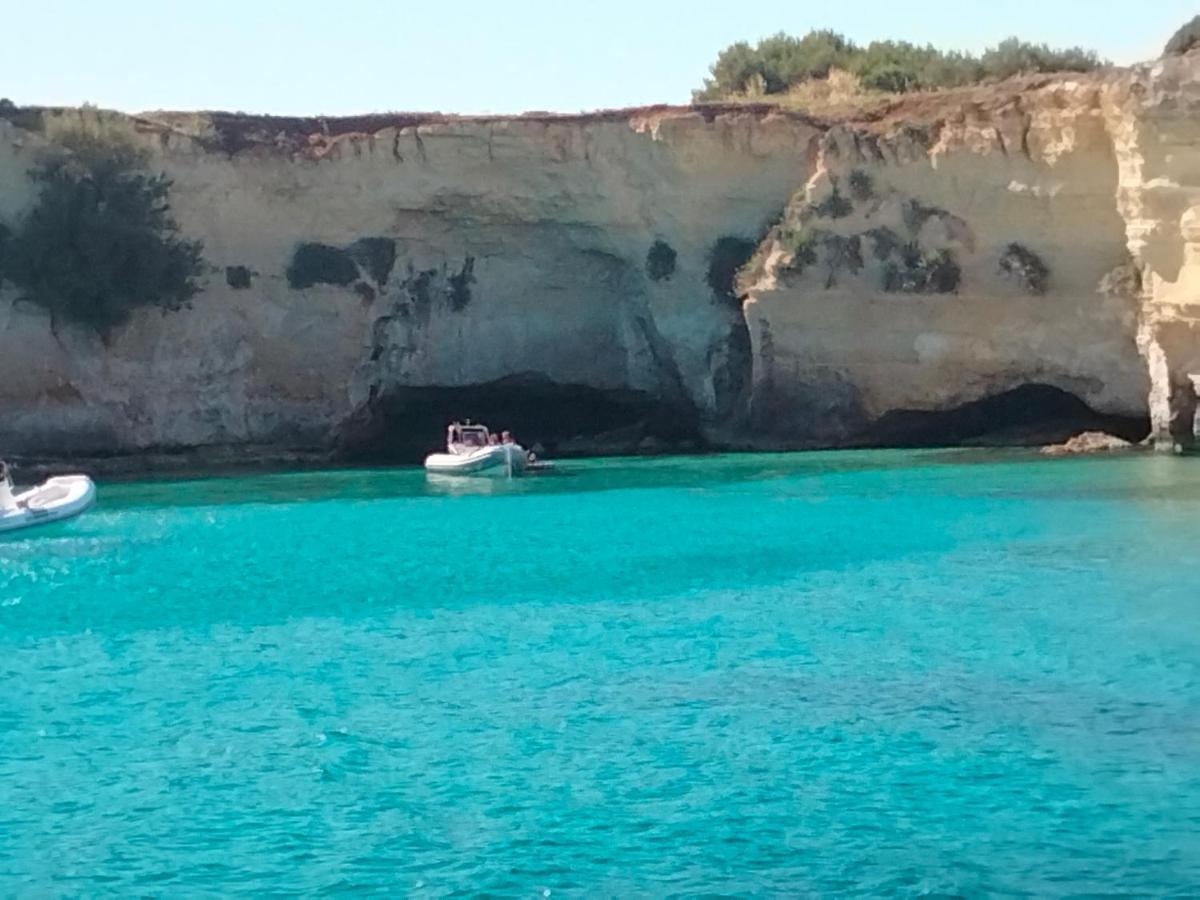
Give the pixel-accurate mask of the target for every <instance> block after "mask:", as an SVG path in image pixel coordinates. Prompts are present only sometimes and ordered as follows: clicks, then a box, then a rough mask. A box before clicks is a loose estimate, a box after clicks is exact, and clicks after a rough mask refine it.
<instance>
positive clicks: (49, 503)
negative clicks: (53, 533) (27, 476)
mask: <svg viewBox="0 0 1200 900" xmlns="http://www.w3.org/2000/svg"><path fill="white" fill-rule="evenodd" d="M95 502H96V485H95V484H93V483H92V479H90V478H88V477H87V476H86V475H60V476H58V477H55V478H48V479H47V480H46V481H44V482H42V483H41V484H39V485H38V486H37V487H34V488H30V489H29V490H26V491H22V492H21V493H19V494H18V493H14V491H13V485H12V479H11V478H10V477H9V474H8V467H7V466H6V465H5V464H4V463H3V462H0V532H4V531H16V530H17V529H20V528H31V527H33V526H34V525H49V524H50V523H51V522H61V521H63V520H65V519H71V518H74V517H75V516H78V515H80V514H81V513H84V512H86V511H87V510H88V508H89V507H91V505H92V504H93V503H95Z"/></svg>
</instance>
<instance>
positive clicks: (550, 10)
mask: <svg viewBox="0 0 1200 900" xmlns="http://www.w3.org/2000/svg"><path fill="white" fill-rule="evenodd" d="M1198 6H1200V4H1197V3H1196V0H1140V2H1133V0H1121V2H1114V0H987V2H980V0H820V2H811V0H810V2H804V0H746V2H735V0H723V2H710V0H601V2H588V0H422V2H411V0H392V2H387V0H290V2H288V0H188V2H178V0H0V29H2V30H3V41H0V97H8V98H10V99H12V100H14V101H15V102H17V103H23V104H26V103H27V104H79V103H83V102H85V101H86V102H90V103H95V104H97V105H99V106H103V107H111V108H116V109H122V110H126V111H131V112H132V111H139V110H150V109H225V110H242V111H245V112H269V113H278V114H329V115H335V114H346V113H358V112H377V111H387V110H413V111H418V110H419V111H433V110H440V111H442V112H459V113H485V112H496V113H513V112H522V111H526V110H553V111H561V112H574V111H578V110H584V109H596V108H603V107H614V106H631V105H641V104H649V103H682V102H686V101H687V99H688V97H689V92H690V90H691V89H692V88H694V87H697V86H699V84H700V82H701V81H702V79H703V77H704V75H705V74H706V73H707V71H708V66H709V64H710V63H711V62H712V60H713V59H714V58H715V57H716V54H717V52H718V51H719V50H720V49H721V48H722V47H724V46H726V45H727V44H729V43H732V42H733V41H735V40H739V39H747V40H752V41H753V40H756V39H758V38H760V37H763V36H765V35H768V34H771V33H773V32H776V31H780V30H784V31H788V32H790V33H793V34H803V33H804V32H806V31H808V30H809V29H810V28H832V29H834V30H836V31H840V32H842V33H844V34H846V35H847V36H849V37H851V38H853V39H854V40H856V41H860V42H866V41H870V40H872V39H876V38H896V39H904V40H910V41H914V42H919V43H933V44H936V45H937V46H939V47H943V48H959V49H964V50H972V51H979V50H981V49H983V48H984V47H985V46H987V45H989V44H992V43H995V42H997V41H998V40H1000V39H1002V38H1004V37H1006V36H1008V35H1012V34H1017V35H1019V36H1021V37H1023V38H1025V39H1027V40H1032V41H1038V42H1046V43H1049V44H1052V45H1056V46H1058V45H1081V46H1084V47H1089V48H1094V49H1096V50H1098V51H1100V53H1101V54H1102V55H1104V56H1106V57H1108V58H1109V59H1112V60H1113V61H1115V62H1118V63H1130V62H1135V61H1138V60H1141V59H1146V58H1149V57H1153V56H1157V55H1158V53H1159V51H1160V50H1161V48H1162V45H1163V44H1164V43H1165V42H1166V40H1167V38H1169V37H1170V36H1171V34H1172V32H1174V31H1175V29H1176V28H1178V27H1179V26H1180V25H1182V24H1183V23H1184V21H1186V20H1188V19H1190V18H1191V17H1192V16H1193V15H1195V14H1196V13H1197V12H1198V11H1200V10H1198V8H1197V7H1198Z"/></svg>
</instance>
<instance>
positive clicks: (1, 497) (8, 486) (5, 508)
mask: <svg viewBox="0 0 1200 900" xmlns="http://www.w3.org/2000/svg"><path fill="white" fill-rule="evenodd" d="M17 508H18V504H17V498H16V497H15V496H14V495H13V481H12V473H11V472H10V471H9V469H8V463H6V462H5V461H4V460H2V459H0V512H10V511H11V510H14V509H17Z"/></svg>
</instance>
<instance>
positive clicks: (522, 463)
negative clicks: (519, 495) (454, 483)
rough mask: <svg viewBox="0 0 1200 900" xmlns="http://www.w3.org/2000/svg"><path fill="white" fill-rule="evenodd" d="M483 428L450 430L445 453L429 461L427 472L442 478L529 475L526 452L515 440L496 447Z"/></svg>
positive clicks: (436, 455)
mask: <svg viewBox="0 0 1200 900" xmlns="http://www.w3.org/2000/svg"><path fill="white" fill-rule="evenodd" d="M493 441H494V438H492V436H491V435H489V434H488V430H487V428H485V427H484V426H483V425H459V424H457V423H455V424H454V425H451V426H450V432H449V435H448V436H447V440H446V452H445V453H431V454H429V456H427V457H426V458H425V470H426V471H427V472H431V473H436V474H439V475H486V476H492V477H501V478H503V477H509V476H513V475H520V474H522V473H523V472H524V471H525V467H526V464H527V463H528V456H527V454H526V453H525V448H523V447H522V446H521V445H520V444H517V443H515V442H513V441H511V440H508V441H506V442H504V443H494V442H493Z"/></svg>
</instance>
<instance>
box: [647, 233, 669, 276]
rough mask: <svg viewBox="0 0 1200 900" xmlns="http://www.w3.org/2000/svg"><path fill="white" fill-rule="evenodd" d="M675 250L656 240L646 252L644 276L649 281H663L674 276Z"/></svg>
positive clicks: (662, 241)
mask: <svg viewBox="0 0 1200 900" xmlns="http://www.w3.org/2000/svg"><path fill="white" fill-rule="evenodd" d="M675 258H676V253H675V248H674V247H672V246H671V245H670V244H668V243H667V242H666V241H664V240H657V241H655V242H654V243H653V244H651V245H650V249H649V250H648V251H647V252H646V275H647V276H649V278H650V280H651V281H664V280H667V279H669V278H670V277H671V276H672V275H674V274H675Z"/></svg>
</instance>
